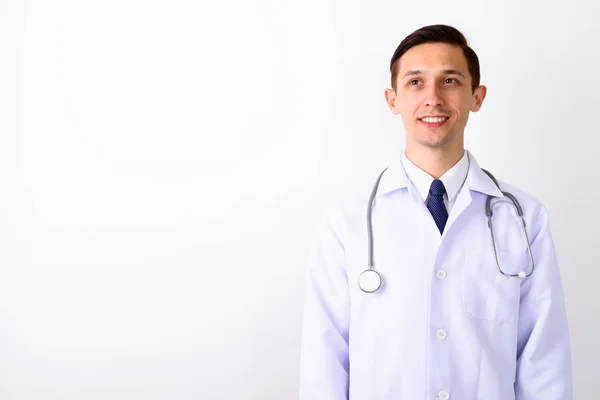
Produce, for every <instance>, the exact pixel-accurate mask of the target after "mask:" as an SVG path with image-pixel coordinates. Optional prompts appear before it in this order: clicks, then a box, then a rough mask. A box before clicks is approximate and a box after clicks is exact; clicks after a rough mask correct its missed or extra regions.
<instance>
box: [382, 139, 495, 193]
mask: <svg viewBox="0 0 600 400" xmlns="http://www.w3.org/2000/svg"><path fill="white" fill-rule="evenodd" d="M467 155H468V157H469V160H470V163H469V172H468V174H467V180H466V184H467V185H468V188H469V189H470V190H473V191H476V192H480V193H483V194H486V195H490V196H497V197H502V196H503V195H502V192H501V191H500V190H499V189H498V187H497V186H496V184H495V183H494V181H493V180H492V179H491V178H490V177H489V176H487V174H486V173H485V172H483V170H482V169H481V167H480V166H479V164H478V163H477V160H476V159H475V157H474V156H473V154H471V152H470V151H468V150H467ZM409 182H410V180H409V178H408V175H407V174H406V171H405V170H404V167H403V166H402V162H401V161H400V157H398V159H396V160H394V162H393V163H392V164H391V165H390V166H389V167H388V169H387V171H386V172H385V173H384V174H383V176H382V177H381V181H380V182H379V188H378V190H377V197H379V196H383V195H385V194H388V193H391V192H393V191H396V190H399V189H404V188H407V187H408V185H409Z"/></svg>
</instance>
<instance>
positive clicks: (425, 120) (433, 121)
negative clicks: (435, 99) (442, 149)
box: [421, 117, 448, 124]
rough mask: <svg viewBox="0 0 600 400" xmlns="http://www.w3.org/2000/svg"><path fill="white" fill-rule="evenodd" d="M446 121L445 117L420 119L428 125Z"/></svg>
mask: <svg viewBox="0 0 600 400" xmlns="http://www.w3.org/2000/svg"><path fill="white" fill-rule="evenodd" d="M447 119H448V118H446V117H425V118H421V121H423V122H427V123H430V124H437V123H440V122H444V121H445V120H447Z"/></svg>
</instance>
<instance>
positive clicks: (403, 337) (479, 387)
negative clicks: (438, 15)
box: [300, 25, 572, 400]
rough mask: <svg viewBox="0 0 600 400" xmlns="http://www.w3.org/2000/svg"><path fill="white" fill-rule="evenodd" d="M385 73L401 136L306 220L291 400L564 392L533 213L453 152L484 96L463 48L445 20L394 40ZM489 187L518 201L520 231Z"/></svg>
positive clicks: (562, 321)
mask: <svg viewBox="0 0 600 400" xmlns="http://www.w3.org/2000/svg"><path fill="white" fill-rule="evenodd" d="M390 69H391V73H392V88H391V89H387V90H386V91H385V99H386V101H387V104H388V105H389V108H390V110H391V111H392V113H393V114H395V115H400V116H401V117H402V121H403V123H404V127H405V130H406V148H405V150H404V151H403V152H401V154H400V155H399V157H398V160H397V161H396V162H394V163H393V164H392V165H390V166H389V168H388V169H387V170H386V171H385V172H384V173H383V175H381V179H380V180H379V181H378V184H377V185H375V182H376V179H374V180H373V182H371V183H370V185H369V187H365V188H364V190H362V191H359V193H357V194H356V195H355V196H349V197H348V198H345V199H343V201H342V204H340V206H339V207H337V208H335V209H334V210H332V212H331V214H330V215H329V216H328V218H327V219H326V221H325V223H324V224H323V226H322V227H321V229H320V230H319V231H318V235H317V237H316V240H315V245H314V249H313V252H312V256H311V259H310V265H309V268H308V280H307V294H306V303H305V315H304V329H303V339H302V352H301V360H302V361H301V381H300V399H301V400H318V399H324V400H325V399H326V400H342V399H350V400H392V399H393V400H401V399H406V400H415V399H432V400H433V399H441V400H446V399H457V400H470V399H472V400H475V399H485V400H511V399H517V400H540V399H553V400H568V399H572V387H571V386H572V385H571V357H570V345H569V333H568V327H567V318H566V312H565V304H564V299H563V291H562V285H561V281H560V275H559V268H558V265H557V260H556V255H555V250H554V244H553V241H552V236H551V232H550V227H549V222H548V214H547V212H546V209H545V208H544V206H543V205H542V204H541V203H540V202H538V201H537V200H536V199H534V198H533V197H532V196H530V195H528V194H526V193H525V192H523V191H520V190H518V189H516V188H514V187H511V186H509V185H507V184H506V183H504V182H499V183H498V184H499V186H500V189H501V190H500V189H499V188H498V186H497V185H496V183H495V182H494V180H493V179H492V178H491V177H489V176H488V175H487V174H486V172H484V171H483V170H482V169H481V168H480V167H479V165H478V164H477V161H476V160H475V158H474V157H473V155H472V154H471V153H470V152H468V151H465V149H464V140H463V139H464V129H465V126H466V124H467V121H468V118H469V113H470V112H477V111H478V110H479V109H480V108H481V105H482V103H483V101H484V99H485V95H486V87H485V86H482V85H480V84H479V61H478V58H477V55H476V54H475V52H474V51H473V50H472V49H471V48H470V47H469V46H468V45H467V42H466V39H465V38H464V36H463V35H462V34H461V33H460V32H459V31H457V30H456V29H455V28H452V27H450V26H445V25H436V26H427V27H424V28H421V29H419V30H417V31H415V32H413V33H412V34H411V35H409V36H408V37H406V38H405V39H404V40H403V41H402V43H400V45H399V46H398V48H397V50H396V52H395V53H394V56H393V57H392V61H391V68H390ZM373 185H375V189H374V188H373ZM372 191H373V192H372ZM502 192H510V193H512V195H514V197H515V199H516V200H517V201H518V202H519V204H520V206H521V207H522V211H523V221H524V222H525V226H526V228H525V229H526V234H525V233H524V231H523V225H522V222H521V220H520V219H519V216H518V214H517V212H516V211H515V210H516V208H515V207H514V206H513V203H512V201H511V199H510V196H508V195H504V194H503V193H502ZM488 199H491V200H490V201H491V202H490V204H489V207H490V211H491V213H492V218H493V219H492V224H491V225H490V224H489V222H488V216H487V215H486V202H487V201H488ZM368 220H369V221H370V224H371V225H370V228H371V229H369V225H368V223H367V221H368ZM491 227H492V228H493V240H492V234H491V230H490V228H491ZM369 230H371V231H372V238H370V235H369ZM369 244H372V261H373V263H372V268H369V260H370V259H371V256H370V255H369V253H370V251H369V247H370V245H369ZM532 261H533V262H532ZM365 270H370V271H367V272H366V273H365V272H364V271H365ZM373 271H375V272H376V273H377V274H375V273H374V272H373ZM363 273H364V274H363ZM509 276H512V277H509Z"/></svg>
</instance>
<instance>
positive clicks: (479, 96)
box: [471, 85, 487, 112]
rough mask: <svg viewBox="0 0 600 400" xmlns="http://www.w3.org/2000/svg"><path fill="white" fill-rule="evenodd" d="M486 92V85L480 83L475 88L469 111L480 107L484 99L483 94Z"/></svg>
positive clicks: (475, 110)
mask: <svg viewBox="0 0 600 400" xmlns="http://www.w3.org/2000/svg"><path fill="white" fill-rule="evenodd" d="M486 93H487V87H485V86H483V85H480V86H479V87H477V88H476V89H475V92H474V93H473V105H472V106H471V111H473V112H477V111H479V109H480V108H481V105H482V104H483V100H484V99H485V95H486Z"/></svg>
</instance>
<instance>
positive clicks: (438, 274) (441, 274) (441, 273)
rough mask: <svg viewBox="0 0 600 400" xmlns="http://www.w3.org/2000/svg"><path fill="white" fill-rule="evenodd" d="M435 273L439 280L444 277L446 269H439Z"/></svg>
mask: <svg viewBox="0 0 600 400" xmlns="http://www.w3.org/2000/svg"><path fill="white" fill-rule="evenodd" d="M436 275H437V278H438V279H440V280H441V279H444V278H445V277H446V275H447V274H446V271H444V270H443V269H440V270H438V272H437V274H436Z"/></svg>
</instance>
